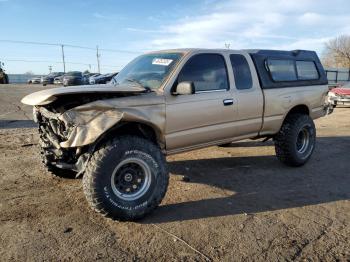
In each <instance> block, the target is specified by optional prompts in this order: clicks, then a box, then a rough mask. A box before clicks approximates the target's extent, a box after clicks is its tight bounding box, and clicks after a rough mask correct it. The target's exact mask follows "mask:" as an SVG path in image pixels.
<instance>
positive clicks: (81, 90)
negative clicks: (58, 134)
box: [21, 84, 145, 106]
mask: <svg viewBox="0 0 350 262" xmlns="http://www.w3.org/2000/svg"><path fill="white" fill-rule="evenodd" d="M142 92H145V89H144V88H142V87H139V86H137V85H132V84H130V85H129V84H128V85H118V86H115V85H112V84H106V85H86V86H70V87H58V88H51V89H46V90H42V91H39V92H35V93H32V94H29V95H27V96H25V97H24V98H22V100H21V102H22V103H23V104H26V105H31V106H38V105H47V104H50V103H51V102H53V101H55V100H56V98H57V97H58V96H62V95H69V94H86V93H142Z"/></svg>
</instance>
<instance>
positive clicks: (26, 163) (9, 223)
mask: <svg viewBox="0 0 350 262" xmlns="http://www.w3.org/2000/svg"><path fill="white" fill-rule="evenodd" d="M39 89H42V87H40V86H36V87H34V86H32V87H30V88H29V87H25V86H13V85H9V86H0V100H1V101H0V199H1V200H0V221H1V224H0V257H1V260H2V261H10V260H11V261H13V260H21V261H22V260H29V261H38V260H46V261H52V260H75V261H80V260H84V261H90V260H98V259H101V260H107V261H112V260H127V261H133V260H148V261H155V260H163V261H174V260H181V261H204V260H213V261H238V260H247V261H253V260H254V261H266V260H269V261H283V260H286V261H292V260H304V259H305V258H306V259H307V260H310V261H317V260H322V261H335V260H338V261H349V260H350V225H349V223H350V202H349V199H350V108H337V109H336V110H335V112H334V113H333V114H332V115H330V116H328V117H325V118H323V119H319V120H317V121H316V125H317V131H318V134H317V136H318V138H317V148H316V150H315V153H314V155H313V157H312V159H311V161H310V162H309V163H308V164H307V165H306V166H304V167H301V168H288V167H285V166H283V165H282V164H280V163H279V162H278V160H277V159H276V158H275V156H274V148H273V145H272V143H270V142H267V143H265V144H262V143H261V142H252V141H243V142H239V143H234V144H232V146H231V147H229V148H219V147H211V148H208V149H203V150H198V151H193V152H189V153H185V154H180V155H175V156H170V157H168V166H169V169H170V172H171V180H170V185H169V189H168V193H167V195H166V197H165V199H164V201H163V202H162V205H161V206H160V207H159V208H158V209H156V211H155V212H154V213H152V215H150V216H149V217H147V218H146V219H144V220H142V221H139V222H137V223H128V222H127V223H125V222H123V223H121V222H117V221H112V220H109V219H105V218H102V217H100V216H99V215H98V214H96V213H94V212H93V211H92V210H90V208H89V207H88V204H87V202H86V201H85V198H84V195H83V192H82V185H81V180H79V179H78V180H73V179H62V178H54V177H51V176H50V175H49V174H48V173H47V172H46V171H45V170H44V168H43V167H42V166H41V164H40V160H39V149H38V145H37V139H38V136H37V133H36V129H35V128H34V127H35V125H33V123H32V121H31V120H30V119H31V108H30V107H25V106H22V105H21V104H20V102H19V100H20V98H21V97H23V96H24V95H25V94H26V93H30V92H32V91H34V90H39ZM183 175H186V176H188V177H189V178H190V181H189V182H184V181H182V176H183Z"/></svg>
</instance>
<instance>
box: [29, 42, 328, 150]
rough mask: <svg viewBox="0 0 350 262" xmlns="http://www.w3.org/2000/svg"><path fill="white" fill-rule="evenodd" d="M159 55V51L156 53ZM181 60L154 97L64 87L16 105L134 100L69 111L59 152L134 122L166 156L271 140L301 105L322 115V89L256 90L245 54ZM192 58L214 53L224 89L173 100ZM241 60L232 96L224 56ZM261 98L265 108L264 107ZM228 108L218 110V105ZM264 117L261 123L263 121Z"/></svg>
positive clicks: (121, 89) (127, 88)
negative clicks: (242, 74)
mask: <svg viewBox="0 0 350 262" xmlns="http://www.w3.org/2000/svg"><path fill="white" fill-rule="evenodd" d="M161 52H164V51H161ZM166 52H183V53H184V56H183V57H182V59H181V60H180V61H179V62H178V64H177V66H176V67H175V68H174V69H173V71H172V72H171V73H170V75H169V77H168V78H167V79H166V80H165V81H164V83H163V85H162V86H161V88H160V89H159V90H158V91H157V92H153V93H142V92H144V90H143V89H142V88H140V87H135V86H122V87H121V86H117V87H115V86H113V85H107V86H106V85H103V86H86V87H68V88H67V87H65V88H57V89H50V90H45V91H41V92H37V93H34V94H31V95H29V96H27V97H25V98H24V99H23V100H22V102H23V103H26V104H30V105H45V104H48V103H50V102H51V101H53V100H54V99H55V98H56V97H57V96H60V95H66V94H76V93H82V94H83V93H94V92H115V93H119V92H120V93H130V94H132V93H133V94H138V95H132V96H128V97H120V98H111V99H106V100H99V101H95V102H92V103H88V104H85V105H82V106H78V107H75V108H73V109H71V110H68V111H67V112H65V113H63V114H62V115H61V116H60V119H61V120H62V121H64V122H65V123H66V125H68V126H73V127H72V130H71V133H70V135H69V137H68V140H67V141H65V142H62V143H61V146H62V147H65V148H67V147H77V146H83V145H88V144H91V143H93V142H94V141H96V139H97V138H98V137H100V136H101V135H102V134H104V133H105V132H107V131H108V130H109V129H110V128H111V127H113V126H114V125H116V124H117V123H118V122H120V121H126V122H140V123H144V124H147V125H149V126H150V127H152V128H153V129H154V130H155V132H156V134H157V137H158V140H159V144H160V145H161V147H162V149H164V151H165V152H166V153H168V154H172V153H178V152H183V151H188V150H193V149H197V148H202V147H206V146H211V145H217V144H222V143H227V142H231V141H236V140H240V139H245V138H253V137H256V136H258V135H273V134H276V133H277V132H278V131H279V129H280V127H281V125H282V123H283V120H284V118H285V117H286V115H287V113H288V112H289V111H290V109H291V108H293V107H294V106H297V105H306V106H307V107H308V108H309V111H310V115H311V117H312V118H313V119H315V118H318V117H321V116H323V115H324V114H325V111H324V109H323V106H324V101H325V95H326V93H327V91H328V87H327V86H304V87H293V88H281V89H265V90H264V91H262V90H261V88H260V86H259V81H258V77H257V74H256V71H255V68H254V65H253V62H252V60H251V58H250V56H249V54H248V52H247V51H233V50H226V49H224V50H203V49H180V50H168V51H166ZM198 53H219V54H222V55H223V56H224V58H225V60H226V64H227V70H228V77H229V82H230V89H229V90H224V91H218V92H207V93H196V94H193V95H179V96H174V95H173V94H172V93H171V89H172V87H173V85H174V82H175V81H176V78H177V75H178V73H179V72H180V70H181V68H182V67H183V65H184V64H185V63H186V61H187V60H188V59H189V58H190V57H191V56H193V55H195V54H198ZM230 54H242V55H244V56H245V57H246V59H247V61H248V63H249V65H250V67H251V71H252V72H251V73H252V78H253V87H252V89H249V90H237V89H236V87H235V83H234V75H233V72H232V68H231V66H230V60H229V55H230ZM264 97H265V105H264ZM225 99H232V100H233V102H234V103H233V105H230V106H224V105H223V100H225ZM263 116H264V121H263Z"/></svg>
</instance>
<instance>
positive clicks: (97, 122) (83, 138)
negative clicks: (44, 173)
mask: <svg viewBox="0 0 350 262" xmlns="http://www.w3.org/2000/svg"><path fill="white" fill-rule="evenodd" d="M33 115H34V121H35V122H37V123H38V124H39V132H40V136H41V147H42V148H43V149H44V150H43V153H44V154H46V155H45V159H49V162H50V164H51V165H54V166H56V167H58V168H62V169H70V170H74V171H76V172H77V173H78V174H77V175H80V174H81V173H82V172H83V171H84V170H85V166H86V164H87V162H88V160H89V159H90V156H91V153H92V152H93V150H94V148H93V146H89V145H91V144H92V143H93V142H94V141H96V139H97V138H98V137H99V136H100V135H101V134H102V133H103V132H104V131H105V130H108V129H109V128H110V127H111V126H112V125H114V124H115V123H116V122H118V121H119V120H120V119H121V118H122V113H120V112H117V111H114V112H111V111H96V110H94V111H93V112H91V111H87V112H85V114H76V115H74V114H73V113H72V111H67V112H65V113H63V114H60V113H53V112H51V111H49V110H47V109H46V108H44V107H38V108H36V107H34V112H33ZM106 119H109V121H106Z"/></svg>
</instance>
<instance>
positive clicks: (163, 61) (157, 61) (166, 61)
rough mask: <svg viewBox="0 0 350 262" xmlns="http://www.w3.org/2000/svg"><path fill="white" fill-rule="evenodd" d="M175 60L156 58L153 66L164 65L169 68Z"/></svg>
mask: <svg viewBox="0 0 350 262" xmlns="http://www.w3.org/2000/svg"><path fill="white" fill-rule="evenodd" d="M172 61H173V60H172V59H165V58H154V59H153V60H152V65H162V66H168V65H170V64H171V62H172Z"/></svg>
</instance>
